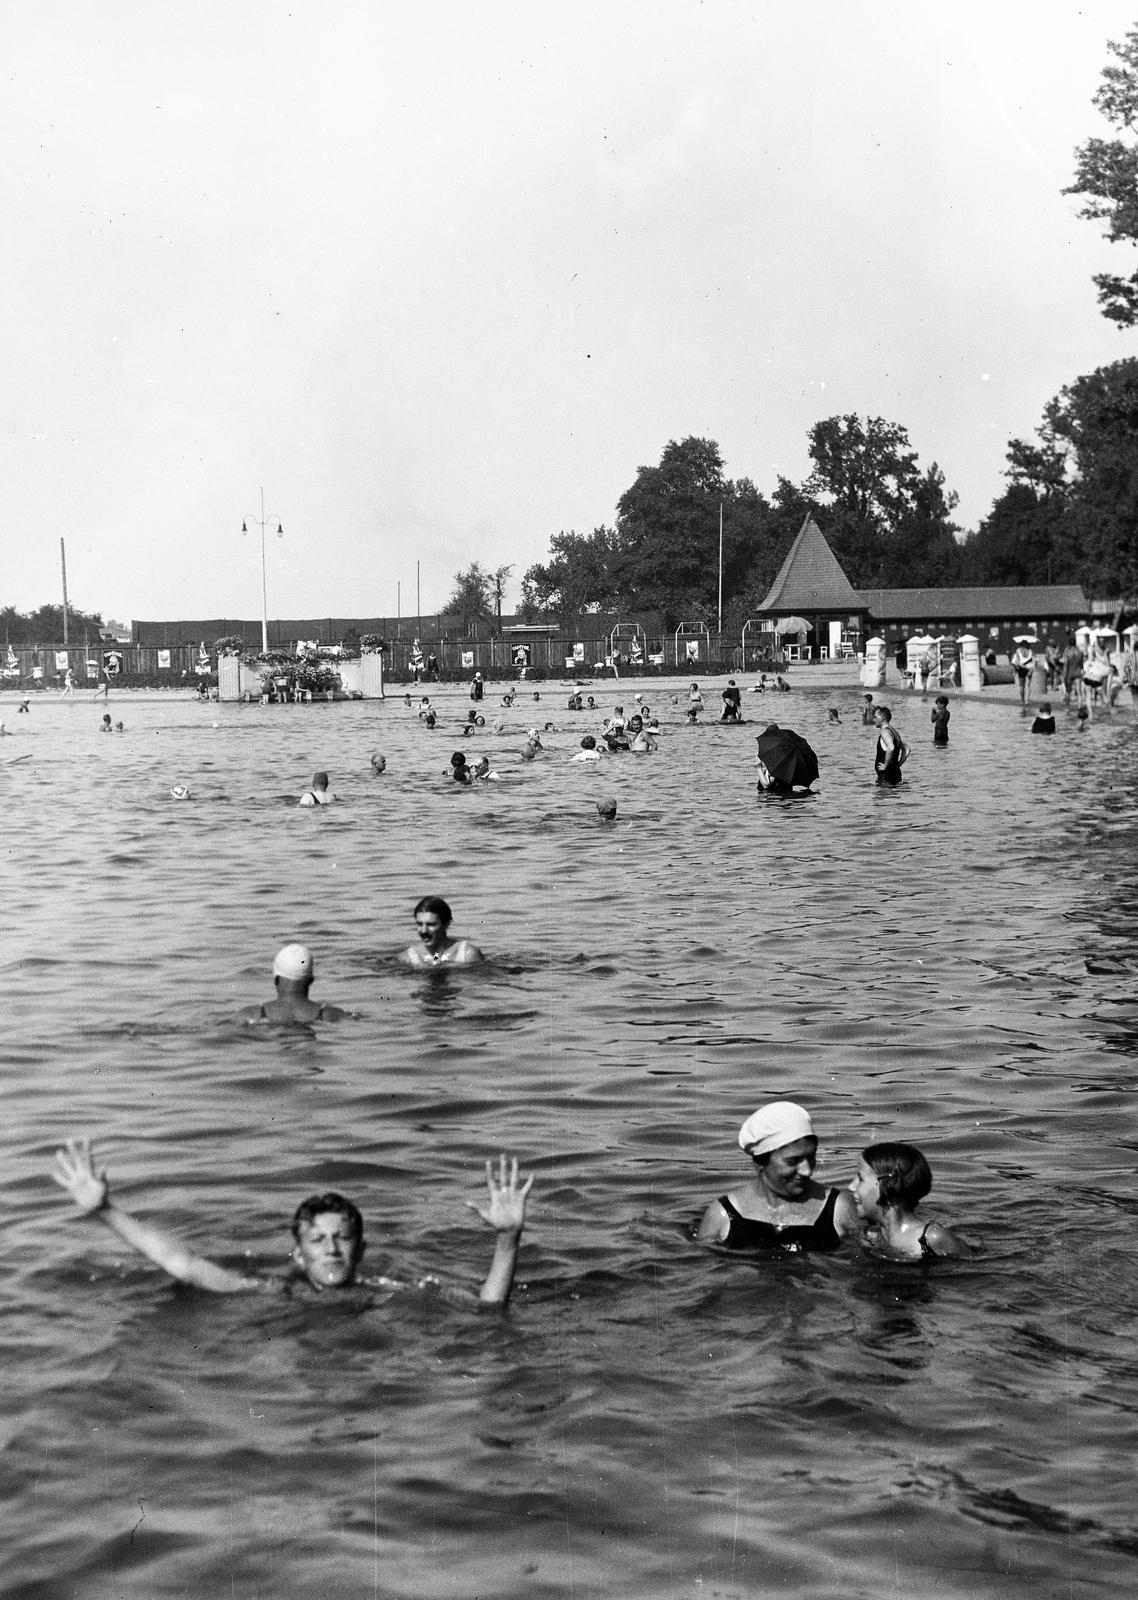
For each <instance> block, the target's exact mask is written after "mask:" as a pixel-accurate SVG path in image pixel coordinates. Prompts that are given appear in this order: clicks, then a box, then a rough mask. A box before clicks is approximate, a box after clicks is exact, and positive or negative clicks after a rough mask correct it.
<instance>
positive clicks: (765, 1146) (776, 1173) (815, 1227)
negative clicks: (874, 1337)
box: [697, 1100, 861, 1254]
mask: <svg viewBox="0 0 1138 1600" xmlns="http://www.w3.org/2000/svg"><path fill="white" fill-rule="evenodd" d="M739 1147H740V1149H741V1150H743V1151H744V1152H745V1153H746V1154H747V1155H748V1156H749V1157H750V1158H751V1162H752V1174H751V1177H750V1178H749V1179H748V1180H747V1181H746V1182H745V1183H742V1184H740V1185H739V1186H738V1188H736V1189H733V1190H731V1191H730V1192H729V1193H728V1194H724V1195H720V1197H719V1199H718V1200H713V1201H712V1202H711V1204H710V1205H709V1206H708V1208H707V1210H706V1211H705V1212H704V1214H703V1218H702V1220H701V1222H700V1225H699V1230H698V1233H697V1238H699V1239H701V1240H702V1241H703V1242H704V1243H705V1244H717V1245H720V1246H722V1247H723V1248H724V1249H726V1250H760V1249H768V1250H769V1249H775V1250H784V1251H790V1252H793V1253H796V1254H797V1253H798V1252H801V1251H804V1250H835V1249H837V1247H838V1246H839V1245H840V1244H841V1242H842V1240H843V1239H844V1238H846V1237H847V1236H848V1235H850V1234H852V1233H856V1232H858V1231H859V1230H860V1227H861V1222H860V1218H859V1216H858V1211H857V1207H856V1205H855V1204H854V1202H853V1196H852V1195H851V1194H850V1193H849V1191H848V1190H847V1189H826V1188H823V1186H822V1185H821V1184H820V1183H816V1182H815V1181H814V1166H815V1163H816V1162H817V1159H818V1138H817V1135H816V1134H815V1132H814V1124H813V1123H812V1122H811V1120H810V1113H809V1112H808V1111H806V1110H804V1109H803V1107H802V1106H800V1105H797V1104H796V1103H795V1102H794V1101H793V1100H772V1101H770V1102H769V1104H767V1105H764V1106H760V1107H759V1109H758V1110H757V1111H755V1112H753V1113H752V1114H751V1116H749V1117H748V1118H747V1120H746V1122H744V1124H743V1126H742V1127H741V1128H740V1129H739Z"/></svg>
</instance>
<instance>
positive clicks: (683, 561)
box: [612, 437, 733, 628]
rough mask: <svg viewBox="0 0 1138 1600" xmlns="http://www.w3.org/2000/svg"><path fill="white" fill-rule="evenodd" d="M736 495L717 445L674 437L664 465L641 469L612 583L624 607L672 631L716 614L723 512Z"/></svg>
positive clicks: (621, 526)
mask: <svg viewBox="0 0 1138 1600" xmlns="http://www.w3.org/2000/svg"><path fill="white" fill-rule="evenodd" d="M732 491H733V486H732V485H730V484H728V483H727V481H726V480H725V478H724V476H723V458H722V457H721V455H720V454H719V446H718V445H717V444H716V443H715V442H714V440H712V439H697V438H695V437H689V438H687V439H683V440H681V441H680V442H679V443H677V442H676V441H675V440H674V439H672V440H670V441H669V443H668V444H667V445H666V446H665V447H664V453H663V455H662V456H661V457H660V465H659V466H658V467H638V468H637V472H636V481H635V483H633V484H632V486H631V488H628V489H626V490H625V491H624V493H623V494H622V495H621V497H620V499H619V501H618V502H617V523H616V526H617V550H616V554H615V558H614V560H613V564H612V578H613V587H614V589H615V591H616V593H617V595H618V596H619V598H620V601H621V603H622V605H623V606H625V607H627V608H628V609H629V610H633V611H659V612H661V613H662V614H663V618H664V626H665V627H666V628H672V627H674V626H675V625H676V623H677V622H681V621H700V620H702V621H706V620H708V619H709V617H710V616H712V615H713V614H714V609H715V600H716V591H717V586H718V573H719V506H720V502H721V501H724V500H725V499H726V498H727V497H728V495H729V494H730V493H731V492H732ZM725 537H726V532H725ZM725 554H726V551H725Z"/></svg>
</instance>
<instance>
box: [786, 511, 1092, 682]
mask: <svg viewBox="0 0 1138 1600" xmlns="http://www.w3.org/2000/svg"><path fill="white" fill-rule="evenodd" d="M1089 615H1090V606H1089V604H1088V601H1087V598H1086V595H1085V594H1084V593H1083V591H1082V589H1081V588H1080V587H1079V585H1078V584H1069V583H1065V584H1037V585H1032V586H1024V587H1020V588H1014V589H1013V588H1003V589H1000V588H990V589H989V588H976V587H969V588H946V589H862V590H857V589H855V588H854V587H853V585H852V584H851V583H850V581H849V579H848V578H847V577H846V575H845V573H844V572H843V571H842V567H841V563H840V562H839V561H838V558H837V556H836V555H835V554H834V552H833V551H832V550H831V549H830V546H829V545H828V544H827V543H826V538H825V535H824V534H823V533H822V530H821V529H820V528H819V526H818V524H817V523H816V522H815V521H814V518H813V517H807V518H806V521H805V522H804V523H803V524H802V527H801V528H800V529H799V532H798V534H797V536H796V538H795V540H794V543H793V544H792V545H791V547H790V550H789V551H788V553H787V557H786V560H785V561H784V562H783V564H782V566H781V567H780V568H779V571H778V576H777V577H776V578H775V580H774V582H773V583H772V584H771V586H770V588H769V589H768V590H767V593H766V595H765V596H764V598H763V603H762V605H761V607H760V608H759V614H758V616H757V617H756V619H755V621H756V622H757V623H758V626H759V630H760V632H768V633H774V634H777V636H778V639H779V643H780V644H781V646H782V648H783V649H784V650H785V652H786V654H787V655H788V656H789V658H790V659H791V660H795V659H797V658H799V657H815V658H817V657H818V656H820V655H822V654H823V652H824V653H825V654H826V655H827V656H829V657H830V658H831V659H834V658H835V657H838V656H851V655H856V654H857V653H858V652H859V651H860V650H861V649H862V647H863V645H864V641H865V639H866V638H867V637H869V635H870V634H871V633H874V634H877V635H879V636H880V637H881V638H883V639H885V640H886V641H887V643H888V645H889V647H890V649H891V650H893V649H898V648H901V647H902V645H903V643H904V641H905V640H906V639H907V638H908V637H909V636H911V635H913V634H921V635H926V634H928V635H937V636H945V635H953V636H958V635H959V634H961V633H970V634H973V635H975V636H976V637H977V638H978V639H979V640H980V641H981V648H982V649H986V650H994V649H999V650H1000V651H1001V652H1003V653H1010V650H1011V647H1012V642H1013V640H1014V638H1015V636H1016V634H1017V633H1027V634H1033V635H1035V636H1036V637H1037V638H1039V639H1041V640H1044V641H1048V640H1051V641H1054V642H1056V643H1060V642H1062V640H1063V638H1064V637H1065V635H1066V634H1067V633H1068V632H1073V631H1074V630H1075V628H1076V627H1077V626H1078V625H1079V624H1080V623H1082V622H1085V621H1086V620H1087V618H1088V617H1089Z"/></svg>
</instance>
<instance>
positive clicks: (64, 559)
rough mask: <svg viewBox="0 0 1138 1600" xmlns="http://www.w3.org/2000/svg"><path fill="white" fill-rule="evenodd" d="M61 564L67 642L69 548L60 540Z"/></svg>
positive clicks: (64, 625)
mask: <svg viewBox="0 0 1138 1600" xmlns="http://www.w3.org/2000/svg"><path fill="white" fill-rule="evenodd" d="M59 564H60V566H61V567H62V568H63V642H64V644H66V643H67V549H66V547H65V545H64V543H63V540H62V539H61V540H60V541H59Z"/></svg>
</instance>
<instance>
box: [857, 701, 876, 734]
mask: <svg viewBox="0 0 1138 1600" xmlns="http://www.w3.org/2000/svg"><path fill="white" fill-rule="evenodd" d="M862 700H863V701H864V702H865V704H864V705H863V706H862V708H861V720H862V725H863V726H864V727H866V728H872V727H873V713H874V711H875V710H876V709H877V708H876V706H875V705H874V703H873V696H872V695H871V694H863V695H862Z"/></svg>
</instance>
